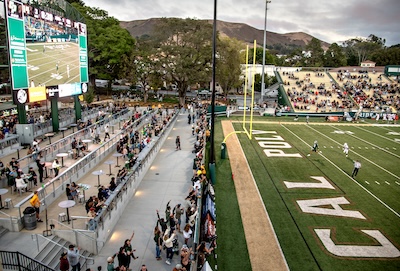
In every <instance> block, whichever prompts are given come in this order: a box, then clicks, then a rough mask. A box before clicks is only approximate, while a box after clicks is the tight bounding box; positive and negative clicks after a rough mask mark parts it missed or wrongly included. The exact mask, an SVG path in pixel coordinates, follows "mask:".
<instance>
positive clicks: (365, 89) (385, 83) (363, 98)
mask: <svg viewBox="0 0 400 271" xmlns="http://www.w3.org/2000/svg"><path fill="white" fill-rule="evenodd" d="M336 78H337V80H338V81H339V82H341V84H342V85H343V88H344V89H345V91H346V92H347V93H348V94H349V95H350V96H351V97H352V98H353V99H354V101H355V102H356V103H357V104H358V105H360V106H362V108H365V109H371V110H376V111H382V110H384V111H386V110H385V108H386V107H389V108H390V107H393V108H394V109H395V110H399V109H400V85H399V83H397V82H391V81H390V80H389V79H386V78H383V76H382V75H379V76H375V72H372V74H370V73H368V71H363V70H360V71H358V72H354V73H351V72H349V71H348V70H346V71H342V70H339V71H338V72H337V75H336Z"/></svg>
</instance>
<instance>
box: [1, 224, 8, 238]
mask: <svg viewBox="0 0 400 271" xmlns="http://www.w3.org/2000/svg"><path fill="white" fill-rule="evenodd" d="M7 232H9V230H7V229H5V228H3V227H0V238H1V237H2V236H3V235H5V234H6V233H7Z"/></svg>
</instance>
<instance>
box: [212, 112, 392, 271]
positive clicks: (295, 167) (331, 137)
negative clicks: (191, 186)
mask: <svg viewBox="0 0 400 271" xmlns="http://www.w3.org/2000/svg"><path fill="white" fill-rule="evenodd" d="M230 120H232V121H233V126H234V128H235V130H236V131H242V130H243V129H242V124H241V123H240V122H239V121H240V120H239V119H238V121H236V122H235V121H234V120H233V119H230ZM255 120H257V121H255V122H254V123H253V127H252V136H253V138H252V139H251V140H250V139H249V138H248V137H247V135H245V134H244V133H240V134H237V136H238V138H239V140H240V144H241V147H242V149H243V152H244V155H245V158H246V160H247V162H248V164H249V166H250V168H251V172H252V175H253V177H254V180H255V182H256V185H257V188H258V190H259V193H260V196H261V198H262V202H263V203H264V205H265V208H266V211H267V212H268V215H269V218H270V220H271V224H272V226H273V228H274V230H275V233H276V236H277V239H278V240H279V244H280V246H281V249H282V252H283V255H284V257H285V259H286V262H287V265H288V267H289V268H290V270H399V267H400V215H399V214H400V201H399V199H400V159H399V158H400V127H398V126H397V125H383V124H381V125H378V126H376V125H375V126H374V125H372V124H365V123H362V124H357V123H356V124H352V123H328V122H322V121H321V122H317V123H311V124H309V125H307V124H305V123H297V122H293V121H291V120H290V119H289V118H288V119H285V118H274V119H271V120H273V121H267V120H268V119H267V118H259V119H255ZM216 136H217V137H218V139H216V140H221V138H222V139H223V135H222V133H219V132H218V131H217V132H216ZM221 141H222V140H221ZM314 141H317V142H318V147H319V148H318V149H317V151H316V152H314V151H312V146H313V143H314ZM217 142H218V141H217ZM227 142H229V141H227ZM344 143H347V144H348V146H349V153H348V155H347V156H346V154H345V153H344V148H343V145H344ZM228 159H229V152H228V155H227V159H225V160H220V158H219V157H218V160H217V167H218V164H219V165H220V166H221V167H222V168H223V167H226V166H227V165H226V163H227V160H228ZM355 161H359V162H360V163H361V168H360V169H359V172H358V174H357V175H356V176H354V177H352V172H353V169H354V163H355ZM218 181H219V182H222V184H221V183H218V184H217V195H218V186H226V187H227V186H229V185H230V184H229V183H228V182H229V180H220V179H219V180H218ZM224 193H227V192H225V191H224V192H223V194H222V195H221V196H222V197H228V196H227V195H224ZM229 197H230V196H229ZM217 199H218V197H217ZM224 200H225V199H224V198H223V199H220V204H218V200H217V208H218V215H219V214H220V213H225V212H230V214H232V216H234V215H235V212H237V210H236V211H235V208H236V209H237V207H235V204H234V203H233V204H232V203H230V204H224V203H222V201H224ZM238 204H240V203H238ZM230 208H231V209H230ZM221 209H222V210H221ZM219 218H221V220H222V221H220V220H219V221H218V222H219V223H218V226H217V231H218V233H219V239H221V240H220V243H221V244H222V245H225V246H226V247H229V238H228V239H226V237H225V236H224V234H225V233H226V234H228V233H229V231H232V233H234V234H236V235H238V236H239V239H240V235H241V234H240V233H238V231H237V230H234V229H233V227H232V226H227V225H223V223H224V220H225V219H226V218H225V216H224V215H221V217H219ZM221 228H222V229H221ZM239 228H240V227H239ZM220 230H221V231H220ZM233 231H235V232H233ZM224 232H225V233H224ZM236 242H237V240H236ZM266 248H268V246H266ZM220 253H222V255H219V259H220V260H219V264H221V265H222V267H225V268H226V267H228V266H229V263H223V261H224V259H223V258H224V255H225V254H224V253H225V252H224V248H221V251H220ZM226 253H232V252H228V251H226ZM265 253H266V254H268V250H266V251H265ZM249 257H251V255H250V256H249ZM242 262H245V261H244V260H242ZM241 268H242V269H243V268H245V269H246V268H247V267H246V264H245V263H244V264H243V266H242V267H241ZM232 270H233V269H232ZM266 270H267V269H266Z"/></svg>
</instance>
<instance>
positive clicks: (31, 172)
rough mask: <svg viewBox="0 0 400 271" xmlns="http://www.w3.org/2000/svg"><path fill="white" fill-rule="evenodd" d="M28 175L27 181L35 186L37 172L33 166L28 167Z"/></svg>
mask: <svg viewBox="0 0 400 271" xmlns="http://www.w3.org/2000/svg"><path fill="white" fill-rule="evenodd" d="M28 175H30V177H29V178H28V181H30V182H33V184H34V185H35V186H37V174H36V172H35V171H34V170H33V167H29V170H28Z"/></svg>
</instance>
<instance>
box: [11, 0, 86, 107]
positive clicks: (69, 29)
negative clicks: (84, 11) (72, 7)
mask: <svg viewBox="0 0 400 271" xmlns="http://www.w3.org/2000/svg"><path fill="white" fill-rule="evenodd" d="M5 17H6V24H7V35H8V43H9V44H8V45H9V58H10V70H11V73H10V74H11V87H12V89H13V90H14V91H15V92H16V93H15V95H14V97H15V98H16V99H15V100H16V102H18V103H27V102H33V101H38V98H39V97H41V98H43V97H46V95H45V96H44V95H43V94H39V92H42V91H44V92H45V94H47V97H48V95H49V92H50V93H51V94H52V95H58V89H59V88H61V89H62V90H63V95H62V96H67V95H68V94H69V93H70V95H79V94H82V89H83V90H84V91H85V90H86V89H87V82H88V81H89V75H88V50H87V31H86V25H85V24H84V23H82V22H76V21H73V20H71V19H70V18H65V17H63V16H60V14H53V13H51V12H48V11H45V10H40V9H39V8H35V7H33V6H30V5H28V4H24V3H22V2H20V1H17V0H5ZM82 84H83V85H84V87H82ZM49 89H51V91H49ZM24 92H25V94H24ZM30 94H31V95H30ZM30 96H32V99H30V98H31V97H30ZM33 96H34V97H33ZM18 97H20V99H19V98H18ZM31 100H32V101H31Z"/></svg>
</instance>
